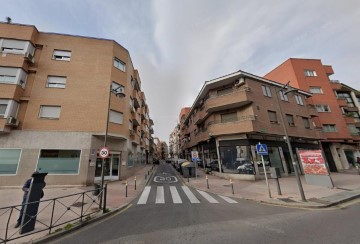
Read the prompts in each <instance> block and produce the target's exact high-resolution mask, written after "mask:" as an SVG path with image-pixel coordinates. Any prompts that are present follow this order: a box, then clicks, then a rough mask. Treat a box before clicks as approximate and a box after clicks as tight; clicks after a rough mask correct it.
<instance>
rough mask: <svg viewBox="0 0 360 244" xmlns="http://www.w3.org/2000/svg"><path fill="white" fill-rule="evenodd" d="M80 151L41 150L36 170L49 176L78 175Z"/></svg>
mask: <svg viewBox="0 0 360 244" xmlns="http://www.w3.org/2000/svg"><path fill="white" fill-rule="evenodd" d="M80 153H81V150H41V151H40V157H39V161H38V165H37V169H38V170H40V171H41V172H48V173H49V174H78V173H79V162H80Z"/></svg>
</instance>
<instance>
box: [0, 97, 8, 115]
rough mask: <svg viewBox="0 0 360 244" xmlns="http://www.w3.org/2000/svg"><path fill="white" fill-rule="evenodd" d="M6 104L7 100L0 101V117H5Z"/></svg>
mask: <svg viewBox="0 0 360 244" xmlns="http://www.w3.org/2000/svg"><path fill="white" fill-rule="evenodd" d="M7 104H8V102H7V100H4V99H0V117H4V116H5V112H6V108H7Z"/></svg>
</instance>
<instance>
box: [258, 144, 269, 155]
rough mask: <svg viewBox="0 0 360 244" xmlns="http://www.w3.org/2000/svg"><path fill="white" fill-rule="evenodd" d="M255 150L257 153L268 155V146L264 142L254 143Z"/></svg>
mask: <svg viewBox="0 0 360 244" xmlns="http://www.w3.org/2000/svg"><path fill="white" fill-rule="evenodd" d="M256 152H257V154H258V155H269V152H268V148H267V146H266V145H265V144H260V143H259V144H256Z"/></svg>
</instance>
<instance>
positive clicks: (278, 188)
mask: <svg viewBox="0 0 360 244" xmlns="http://www.w3.org/2000/svg"><path fill="white" fill-rule="evenodd" d="M275 182H276V186H277V192H278V195H282V194H281V189H280V182H279V178H275Z"/></svg>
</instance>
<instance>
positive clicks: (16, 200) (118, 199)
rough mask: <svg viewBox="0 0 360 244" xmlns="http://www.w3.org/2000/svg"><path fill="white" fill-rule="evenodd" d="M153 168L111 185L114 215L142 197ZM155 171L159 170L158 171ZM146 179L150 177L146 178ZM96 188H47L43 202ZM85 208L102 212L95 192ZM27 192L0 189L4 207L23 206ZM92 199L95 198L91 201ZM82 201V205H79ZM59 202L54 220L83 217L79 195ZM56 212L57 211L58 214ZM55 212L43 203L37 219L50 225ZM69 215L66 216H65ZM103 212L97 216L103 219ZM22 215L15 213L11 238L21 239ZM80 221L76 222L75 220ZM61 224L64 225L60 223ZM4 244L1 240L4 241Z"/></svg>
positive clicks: (2, 216) (0, 214) (1, 223)
mask: <svg viewBox="0 0 360 244" xmlns="http://www.w3.org/2000/svg"><path fill="white" fill-rule="evenodd" d="M152 167H153V165H145V166H143V167H139V170H138V171H137V172H136V173H135V174H134V175H133V176H131V177H129V178H128V179H126V180H122V181H112V182H107V181H105V183H107V201H106V208H108V209H109V210H110V214H111V213H114V212H116V211H118V210H120V209H122V208H124V207H126V206H127V205H128V204H129V203H130V202H131V201H132V200H133V199H135V198H136V197H137V196H138V194H140V193H141V192H142V190H143V188H144V187H145V185H146V183H147V181H148V180H149V179H150V178H151V174H152V172H154V170H152ZM154 169H155V168H154ZM135 177H136V190H135ZM145 177H146V178H145ZM126 183H127V197H126ZM93 189H94V186H87V187H82V186H46V187H45V188H44V193H45V196H44V198H43V199H41V200H46V199H52V198H58V197H61V196H66V195H71V194H76V193H81V192H84V191H86V190H93ZM87 195H89V196H86V199H85V202H86V205H84V209H85V206H86V209H89V212H95V211H97V209H98V205H96V204H93V200H97V197H96V196H92V193H89V194H87ZM22 196H23V192H22V189H21V188H20V187H19V188H0V208H1V207H7V206H12V205H18V204H21V200H22ZM90 197H92V198H93V199H91V198H90ZM79 201H80V206H79V204H78V203H79ZM56 203H57V205H56V206H57V208H56V210H59V212H54V220H57V219H58V218H59V221H67V220H71V219H74V218H76V217H79V215H78V214H79V211H80V209H81V198H80V199H79V195H76V196H73V197H68V198H63V199H61V203H58V202H56ZM67 207H69V208H71V210H69V211H66V208H67ZM56 210H55V211H56ZM51 212H52V205H51V204H48V203H46V202H44V203H41V204H40V206H39V212H38V216H37V220H39V221H41V222H43V223H46V224H49V223H50V221H49V220H50V217H51ZM64 213H65V214H64ZM102 215H103V214H102V211H101V212H99V213H98V214H95V216H98V217H99V216H102ZM18 216H19V211H17V210H14V212H13V214H12V215H11V219H10V222H9V229H8V238H9V237H10V236H12V237H17V236H19V230H20V229H15V228H14V225H15V223H16V219H17V218H18ZM8 217H9V211H7V212H6V210H3V211H0V240H1V238H4V237H5V231H6V223H7V221H8ZM72 222H76V221H72ZM59 223H61V222H59ZM63 227H64V226H59V227H55V228H54V229H53V230H52V232H53V231H56V230H60V229H61V228H63ZM42 229H44V225H42V224H41V223H38V222H37V223H36V225H35V231H38V230H42ZM47 234H48V231H43V232H39V233H36V234H33V235H29V236H26V237H23V238H20V239H17V240H14V241H11V242H9V243H23V242H31V241H34V240H37V239H39V238H43V237H45V236H47ZM0 242H1V241H0Z"/></svg>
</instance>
